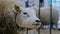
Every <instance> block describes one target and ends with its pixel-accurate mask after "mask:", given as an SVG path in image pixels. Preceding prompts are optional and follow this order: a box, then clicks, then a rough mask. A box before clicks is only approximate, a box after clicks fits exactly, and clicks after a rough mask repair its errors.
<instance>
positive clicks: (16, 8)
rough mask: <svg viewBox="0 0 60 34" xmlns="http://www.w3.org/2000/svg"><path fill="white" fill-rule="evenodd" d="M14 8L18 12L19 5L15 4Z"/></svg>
mask: <svg viewBox="0 0 60 34" xmlns="http://www.w3.org/2000/svg"><path fill="white" fill-rule="evenodd" d="M15 10H16V11H17V12H19V13H20V7H19V6H17V5H15Z"/></svg>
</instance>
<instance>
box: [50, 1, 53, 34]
mask: <svg viewBox="0 0 60 34" xmlns="http://www.w3.org/2000/svg"><path fill="white" fill-rule="evenodd" d="M52 27H53V23H52V0H50V34H52V32H51V29H52Z"/></svg>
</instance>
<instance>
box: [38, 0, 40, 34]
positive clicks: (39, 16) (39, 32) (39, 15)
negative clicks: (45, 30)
mask: <svg viewBox="0 0 60 34" xmlns="http://www.w3.org/2000/svg"><path fill="white" fill-rule="evenodd" d="M38 14H39V19H40V0H39V13H38ZM38 34H40V27H39V28H38Z"/></svg>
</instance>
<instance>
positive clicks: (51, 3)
mask: <svg viewBox="0 0 60 34" xmlns="http://www.w3.org/2000/svg"><path fill="white" fill-rule="evenodd" d="M53 2H54V3H53ZM56 3H60V1H59V0H57V1H56V0H50V29H49V32H50V33H49V34H52V31H51V29H52V26H53V24H52V8H51V7H52V5H53V6H55V7H58V9H60V5H58V6H57V5H56ZM39 18H40V0H39ZM37 30H38V34H41V33H40V28H38V29H37ZM26 34H28V29H26Z"/></svg>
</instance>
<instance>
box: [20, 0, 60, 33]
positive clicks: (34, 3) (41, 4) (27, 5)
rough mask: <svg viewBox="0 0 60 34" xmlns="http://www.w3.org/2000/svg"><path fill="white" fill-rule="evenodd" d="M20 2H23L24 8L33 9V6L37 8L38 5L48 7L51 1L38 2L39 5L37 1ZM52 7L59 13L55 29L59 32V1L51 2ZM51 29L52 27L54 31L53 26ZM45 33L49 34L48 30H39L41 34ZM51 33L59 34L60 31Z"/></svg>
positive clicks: (53, 0)
mask: <svg viewBox="0 0 60 34" xmlns="http://www.w3.org/2000/svg"><path fill="white" fill-rule="evenodd" d="M20 1H21V2H24V3H25V6H26V7H33V6H37V7H39V4H40V7H49V6H50V1H51V0H40V3H39V0H20ZM52 6H53V7H56V8H57V9H58V11H59V21H58V26H57V27H58V30H60V0H52ZM53 27H54V28H53V29H55V26H53ZM44 28H49V25H47V26H44ZM43 32H44V33H43ZM45 33H46V34H49V30H48V31H47V30H41V34H45ZM52 33H53V34H59V33H60V31H53V32H52Z"/></svg>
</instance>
